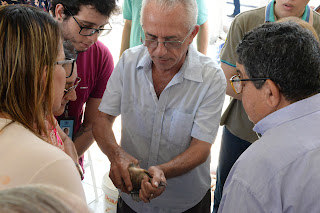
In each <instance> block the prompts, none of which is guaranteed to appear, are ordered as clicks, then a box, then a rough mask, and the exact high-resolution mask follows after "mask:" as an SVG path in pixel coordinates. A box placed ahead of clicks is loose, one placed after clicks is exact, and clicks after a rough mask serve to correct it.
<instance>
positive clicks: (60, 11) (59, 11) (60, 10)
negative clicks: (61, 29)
mask: <svg viewBox="0 0 320 213" xmlns="http://www.w3.org/2000/svg"><path fill="white" fill-rule="evenodd" d="M64 10H65V8H64V6H63V5H62V4H57V5H56V8H55V14H56V16H55V19H56V20H58V21H59V22H62V21H63V19H64V18H65V15H64Z"/></svg>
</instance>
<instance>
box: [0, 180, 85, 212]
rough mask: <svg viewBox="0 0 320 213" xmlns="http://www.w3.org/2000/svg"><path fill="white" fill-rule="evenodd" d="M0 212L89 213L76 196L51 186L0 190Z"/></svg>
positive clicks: (37, 185)
mask: <svg viewBox="0 0 320 213" xmlns="http://www.w3.org/2000/svg"><path fill="white" fill-rule="evenodd" d="M0 212H6V213H43V212H46V213H73V212H77V213H90V211H89V209H88V207H87V205H86V204H85V202H84V201H82V200H81V199H80V198H79V197H77V196H76V195H73V194H71V193H69V192H67V191H65V190H64V189H62V188H58V187H55V186H51V185H42V184H31V185H26V186H17V187H14V188H10V189H5V190H0Z"/></svg>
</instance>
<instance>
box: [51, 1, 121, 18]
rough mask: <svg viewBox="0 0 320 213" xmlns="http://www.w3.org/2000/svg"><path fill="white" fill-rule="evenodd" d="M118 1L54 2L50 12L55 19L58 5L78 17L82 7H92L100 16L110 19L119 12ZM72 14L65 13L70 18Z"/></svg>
mask: <svg viewBox="0 0 320 213" xmlns="http://www.w3.org/2000/svg"><path fill="white" fill-rule="evenodd" d="M116 1H117V0H52V2H51V8H50V10H51V12H52V13H53V16H54V17H55V8H56V6H57V4H62V5H63V6H64V7H66V8H67V9H68V11H69V12H70V13H71V14H72V15H77V14H78V13H79V11H80V6H82V5H90V6H93V7H94V8H95V9H96V10H97V11H98V12H99V13H100V14H102V15H104V16H107V17H110V16H111V15H112V14H116V13H118V11H119V8H118V6H117V4H116ZM70 13H65V15H66V17H69V16H70V15H71V14H70Z"/></svg>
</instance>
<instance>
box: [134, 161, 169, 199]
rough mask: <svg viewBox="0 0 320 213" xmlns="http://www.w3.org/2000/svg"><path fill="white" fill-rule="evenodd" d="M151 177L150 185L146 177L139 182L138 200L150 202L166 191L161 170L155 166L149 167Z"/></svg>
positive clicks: (165, 183)
mask: <svg viewBox="0 0 320 213" xmlns="http://www.w3.org/2000/svg"><path fill="white" fill-rule="evenodd" d="M148 172H149V174H150V175H151V176H152V179H151V183H150V182H149V178H148V177H147V176H145V177H144V179H143V180H142V182H141V189H140V192H139V198H140V199H141V200H142V201H143V202H145V203H148V202H150V200H151V199H153V198H155V197H158V196H159V195H161V194H162V193H163V192H164V190H165V189H166V185H167V181H166V178H165V176H164V173H163V171H162V170H160V169H159V168H158V167H156V166H151V167H150V168H149V170H148Z"/></svg>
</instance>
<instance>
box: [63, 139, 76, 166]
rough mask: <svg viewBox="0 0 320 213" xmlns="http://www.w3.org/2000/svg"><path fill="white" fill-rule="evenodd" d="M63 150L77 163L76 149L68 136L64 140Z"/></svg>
mask: <svg viewBox="0 0 320 213" xmlns="http://www.w3.org/2000/svg"><path fill="white" fill-rule="evenodd" d="M64 150H65V152H66V154H67V155H69V156H70V157H71V158H72V160H73V161H74V162H75V163H78V160H79V157H78V154H77V150H76V148H75V146H74V144H73V142H72V140H71V139H70V138H69V137H68V138H67V139H66V140H65V141H64Z"/></svg>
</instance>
